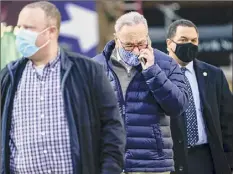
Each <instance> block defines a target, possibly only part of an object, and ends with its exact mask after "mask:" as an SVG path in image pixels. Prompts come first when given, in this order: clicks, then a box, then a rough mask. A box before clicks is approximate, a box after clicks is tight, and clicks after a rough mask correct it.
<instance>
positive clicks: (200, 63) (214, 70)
mask: <svg viewBox="0 0 233 174" xmlns="http://www.w3.org/2000/svg"><path fill="white" fill-rule="evenodd" d="M195 61H196V64H197V66H196V67H197V68H198V67H201V68H202V69H206V70H208V71H209V72H211V73H214V74H222V73H223V71H222V69H221V68H218V67H216V66H214V65H210V64H208V63H206V62H203V61H201V60H195Z"/></svg>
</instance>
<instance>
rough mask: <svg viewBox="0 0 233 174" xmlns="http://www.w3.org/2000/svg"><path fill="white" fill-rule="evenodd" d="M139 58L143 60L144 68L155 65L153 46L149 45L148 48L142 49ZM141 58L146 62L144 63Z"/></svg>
mask: <svg viewBox="0 0 233 174" xmlns="http://www.w3.org/2000/svg"><path fill="white" fill-rule="evenodd" d="M138 59H139V60H140V61H141V62H142V63H141V64H142V68H143V69H147V68H149V67H150V66H152V65H154V62H155V60H154V59H155V58H154V51H153V48H152V47H151V46H149V47H148V48H147V49H142V50H140V55H139V57H138ZM141 59H145V64H144V63H143V60H141Z"/></svg>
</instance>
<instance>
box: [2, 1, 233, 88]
mask: <svg viewBox="0 0 233 174" xmlns="http://www.w3.org/2000/svg"><path fill="white" fill-rule="evenodd" d="M30 2H32V1H1V68H3V67H4V66H5V65H6V64H7V63H9V62H10V61H12V60H15V59H17V58H19V57H20V55H19V53H17V51H16V49H15V44H14V40H15V35H14V27H15V26H16V24H17V17H18V14H19V11H20V10H21V9H22V7H23V6H25V5H26V4H27V3H30ZM51 2H52V3H54V4H55V5H56V6H57V7H58V9H59V10H60V12H61V15H62V24H61V34H60V38H59V42H60V44H61V46H63V47H65V48H67V49H69V50H71V51H74V52H78V53H81V54H84V55H86V56H88V57H93V56H95V55H96V54H97V53H99V52H100V51H101V50H102V49H103V48H104V45H105V44H106V43H107V42H108V41H109V40H111V39H113V33H114V23H115V21H116V19H117V18H118V17H119V16H120V15H122V14H124V13H125V12H128V11H138V12H140V13H141V14H143V15H144V16H145V18H146V19H147V21H148V25H149V35H150V37H151V40H152V45H153V47H155V48H157V49H159V50H161V51H164V52H166V44H165V37H166V28H167V26H168V25H169V24H170V23H171V22H173V21H174V20H177V19H180V18H185V19H189V20H191V21H192V22H194V23H195V24H196V25H197V27H198V29H199V33H200V45H199V56H198V59H200V60H203V61H205V62H207V63H210V64H212V65H214V66H217V67H220V68H222V69H223V71H224V73H225V75H226V77H227V79H228V82H229V84H230V87H231V90H232V59H233V53H232V52H233V49H232V19H233V10H232V9H233V2H230V1H225V2H224V1H221V2H218V1H209V2H208V1H206V2H205V1H194V2H189V1H142V0H137V1H124V0H97V1H51Z"/></svg>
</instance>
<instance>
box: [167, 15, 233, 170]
mask: <svg viewBox="0 0 233 174" xmlns="http://www.w3.org/2000/svg"><path fill="white" fill-rule="evenodd" d="M198 37H199V34H198V30H197V27H196V26H195V25H194V24H193V23H192V22H191V21H188V20H184V19H181V20H177V21H175V22H173V23H172V24H171V25H170V26H169V28H168V34H167V49H168V52H169V55H170V56H171V57H173V58H174V59H175V60H176V62H177V63H178V64H179V65H180V67H181V70H182V72H183V74H184V75H185V81H186V86H187V90H188V93H189V97H190V101H189V107H188V109H187V110H186V111H185V112H184V113H183V114H182V116H181V117H179V118H176V119H172V120H171V131H172V136H173V141H174V153H175V168H176V172H175V174H230V173H231V171H232V169H233V111H232V94H231V92H230V90H229V86H228V83H227V80H226V78H225V76H224V74H223V72H222V70H221V69H219V68H217V67H214V66H212V65H209V64H207V63H204V62H202V61H199V60H197V59H195V58H196V56H197V53H198V39H199V38H198Z"/></svg>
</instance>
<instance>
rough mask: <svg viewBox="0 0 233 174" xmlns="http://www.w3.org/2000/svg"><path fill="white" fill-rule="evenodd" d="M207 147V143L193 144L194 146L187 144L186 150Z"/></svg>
mask: <svg viewBox="0 0 233 174" xmlns="http://www.w3.org/2000/svg"><path fill="white" fill-rule="evenodd" d="M207 147H209V144H200V145H194V146H190V145H189V146H187V149H188V150H198V149H203V148H207Z"/></svg>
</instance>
